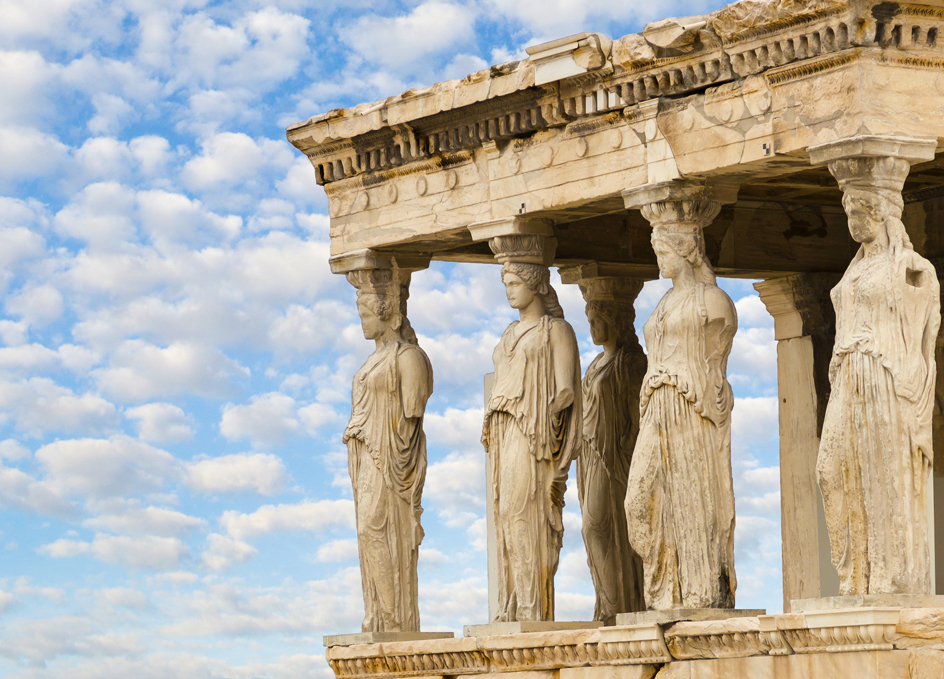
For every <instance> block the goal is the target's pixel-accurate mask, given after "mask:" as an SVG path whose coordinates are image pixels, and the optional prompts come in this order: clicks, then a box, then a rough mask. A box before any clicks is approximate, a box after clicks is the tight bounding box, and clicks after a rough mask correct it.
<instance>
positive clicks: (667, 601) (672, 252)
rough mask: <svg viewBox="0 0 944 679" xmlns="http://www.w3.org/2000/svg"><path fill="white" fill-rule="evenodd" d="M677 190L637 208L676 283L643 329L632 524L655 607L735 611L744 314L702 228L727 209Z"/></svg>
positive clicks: (629, 506) (662, 266)
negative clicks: (735, 465) (722, 280)
mask: <svg viewBox="0 0 944 679" xmlns="http://www.w3.org/2000/svg"><path fill="white" fill-rule="evenodd" d="M679 184H681V186H680V187H678V188H677V187H676V186H675V184H674V183H672V184H671V185H670V189H669V190H668V191H663V192H662V194H660V193H658V192H656V193H655V196H657V197H661V199H655V198H650V199H649V200H646V201H644V202H642V204H641V205H638V204H637V205H635V206H639V207H641V209H642V213H643V216H645V217H646V218H647V219H648V220H649V222H650V223H651V224H652V226H653V231H652V247H653V250H655V254H656V257H657V258H658V263H659V271H660V272H661V274H662V275H663V276H664V277H665V278H670V279H671V280H672V284H673V286H672V288H670V289H669V291H668V292H667V293H666V294H665V296H664V297H663V298H662V299H661V300H660V301H659V304H658V305H657V306H656V308H655V311H653V313H652V315H651V316H650V317H649V320H647V321H646V324H645V326H644V327H643V333H644V336H645V339H646V351H647V352H648V369H647V371H646V375H645V378H644V380H643V386H642V391H641V393H640V397H639V398H640V405H639V408H640V416H641V423H640V427H639V436H638V437H637V439H636V447H635V450H634V452H633V459H632V463H631V465H630V471H629V481H628V484H627V485H628V487H627V492H626V518H627V524H628V527H629V539H630V543H631V544H632V546H633V548H634V549H635V550H636V552H637V553H638V554H639V555H640V556H641V557H642V561H643V569H644V573H645V595H646V605H647V606H648V608H649V609H652V610H666V609H672V608H681V607H684V608H733V607H734V592H735V588H736V586H737V580H736V577H735V573H734V488H733V480H732V476H731V409H732V406H733V405H734V396H733V394H732V391H731V386H730V385H729V384H728V380H727V376H726V371H727V361H728V355H729V354H730V352H731V345H732V342H733V339H734V333H735V331H736V330H737V313H736V312H735V308H734V303H733V302H732V301H731V299H730V298H729V297H728V296H727V294H725V292H724V291H723V290H721V289H720V288H719V287H718V285H717V283H716V282H715V276H714V273H713V271H712V269H711V265H710V264H709V262H708V259H707V258H706V256H705V241H704V235H703V232H702V229H703V227H704V226H705V225H707V224H709V223H711V221H712V220H713V219H714V218H715V216H716V215H717V214H718V212H719V210H720V209H721V202H719V201H718V200H710V199H706V198H705V197H704V196H703V194H704V193H705V191H706V188H705V187H703V186H699V185H695V186H690V185H688V184H685V183H682V182H679ZM645 190H646V189H644V191H645ZM637 193H639V192H638V191H637ZM650 193H651V191H650ZM666 194H667V195H666ZM626 195H627V194H626V193H624V197H626ZM644 195H645V194H644ZM709 197H710V195H709ZM630 202H631V201H630V200H629V199H627V204H629V203H630Z"/></svg>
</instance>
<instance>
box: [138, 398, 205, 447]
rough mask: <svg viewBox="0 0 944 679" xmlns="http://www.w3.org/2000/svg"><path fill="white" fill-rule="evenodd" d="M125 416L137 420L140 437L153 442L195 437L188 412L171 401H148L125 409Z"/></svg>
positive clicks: (184, 439)
mask: <svg viewBox="0 0 944 679" xmlns="http://www.w3.org/2000/svg"><path fill="white" fill-rule="evenodd" d="M125 417H127V418H129V419H132V420H135V421H136V422H137V426H138V438H140V439H141V440H143V441H150V442H152V443H178V442H180V441H186V440H187V439H190V438H193V434H194V431H193V427H192V426H191V425H192V424H193V421H192V420H191V419H190V418H189V417H188V416H187V414H186V413H185V412H184V411H183V410H182V409H181V408H178V407H177V406H175V405H172V404H170V403H148V404H146V405H143V406H138V407H137V408H129V409H128V410H126V411H125Z"/></svg>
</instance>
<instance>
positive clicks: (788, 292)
mask: <svg viewBox="0 0 944 679" xmlns="http://www.w3.org/2000/svg"><path fill="white" fill-rule="evenodd" d="M838 282H839V276H838V275H835V274H798V275H794V276H783V277H781V278H771V279H769V280H765V281H761V282H760V283H755V284H754V288H755V289H756V290H757V292H758V293H760V299H761V301H762V302H763V303H764V305H765V306H766V307H767V311H769V312H770V315H771V316H773V318H774V337H775V339H776V340H777V390H778V399H777V401H778V405H779V410H780V508H781V509H780V512H781V514H780V516H781V518H780V532H781V536H782V561H783V606H784V609H783V610H784V611H789V610H790V602H791V601H792V600H794V599H813V598H817V597H821V596H835V595H837V594H839V576H838V575H837V574H836V569H835V568H834V567H833V565H832V561H831V559H830V554H829V536H828V534H827V531H826V519H825V516H824V515H823V508H822V503H823V501H822V498H821V497H820V493H819V488H818V486H817V485H816V455H817V452H818V451H819V437H820V432H821V430H822V428H823V417H824V416H825V414H826V402H827V400H828V399H829V375H828V367H829V359H830V356H831V355H832V346H833V340H834V338H835V332H836V319H835V315H834V313H833V307H832V302H831V301H830V299H829V291H830V290H831V289H832V288H833V286H834V285H835V284H836V283H838Z"/></svg>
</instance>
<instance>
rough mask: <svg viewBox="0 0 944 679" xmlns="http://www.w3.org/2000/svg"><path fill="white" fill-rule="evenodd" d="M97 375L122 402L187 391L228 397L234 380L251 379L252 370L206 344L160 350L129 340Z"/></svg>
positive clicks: (174, 345)
mask: <svg viewBox="0 0 944 679" xmlns="http://www.w3.org/2000/svg"><path fill="white" fill-rule="evenodd" d="M93 374H94V375H95V377H96V378H97V380H98V384H99V387H100V388H101V389H102V391H104V392H105V393H106V394H109V395H111V396H112V397H114V398H117V399H119V400H122V401H143V400H146V399H151V398H155V397H158V398H159V397H162V396H164V397H166V396H174V395H176V394H179V393H184V392H188V393H194V394H199V395H200V396H206V397H214V396H216V397H218V396H221V395H226V394H227V393H228V392H230V391H232V389H233V383H234V381H236V380H238V379H240V378H243V377H248V376H249V370H248V369H247V368H244V367H243V366H241V365H240V364H239V363H238V362H237V361H235V360H233V359H231V358H229V357H228V356H226V355H225V354H224V353H223V352H222V351H220V350H219V349H217V348H216V347H211V346H207V345H205V344H197V343H194V342H174V343H172V344H171V345H170V346H167V347H159V346H156V345H154V344H151V343H149V342H145V341H143V340H127V341H126V342H123V343H122V344H121V345H120V346H119V347H118V348H117V349H115V351H114V352H113V353H112V354H111V360H110V364H109V366H108V367H107V368H101V369H99V370H96V371H95V372H94V373H93Z"/></svg>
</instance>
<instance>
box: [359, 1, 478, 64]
mask: <svg viewBox="0 0 944 679" xmlns="http://www.w3.org/2000/svg"><path fill="white" fill-rule="evenodd" d="M474 23H475V13H474V11H473V10H472V9H471V8H469V7H466V6H463V5H459V4H454V3H448V2H439V1H438V0H431V1H428V2H424V3H422V4H420V5H417V6H416V7H414V8H413V10H412V11H410V12H409V13H408V14H403V15H400V16H396V17H384V16H379V15H367V16H362V17H360V18H359V19H357V20H356V21H355V22H354V24H353V25H351V26H349V27H347V28H345V29H343V30H342V31H341V39H342V40H344V42H346V43H347V44H348V45H350V46H351V47H352V48H353V49H355V50H357V52H358V53H359V54H360V55H361V56H363V57H364V58H365V59H366V60H367V61H370V62H373V63H376V64H383V65H384V66H387V65H391V66H394V67H402V66H404V65H406V64H409V63H411V62H415V61H417V60H419V59H421V58H423V57H428V56H430V55H433V54H437V53H440V52H442V51H444V50H446V49H450V50H451V49H455V48H456V47H457V46H461V45H465V44H469V43H470V42H472V41H473V40H474V36H475V31H474Z"/></svg>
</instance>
